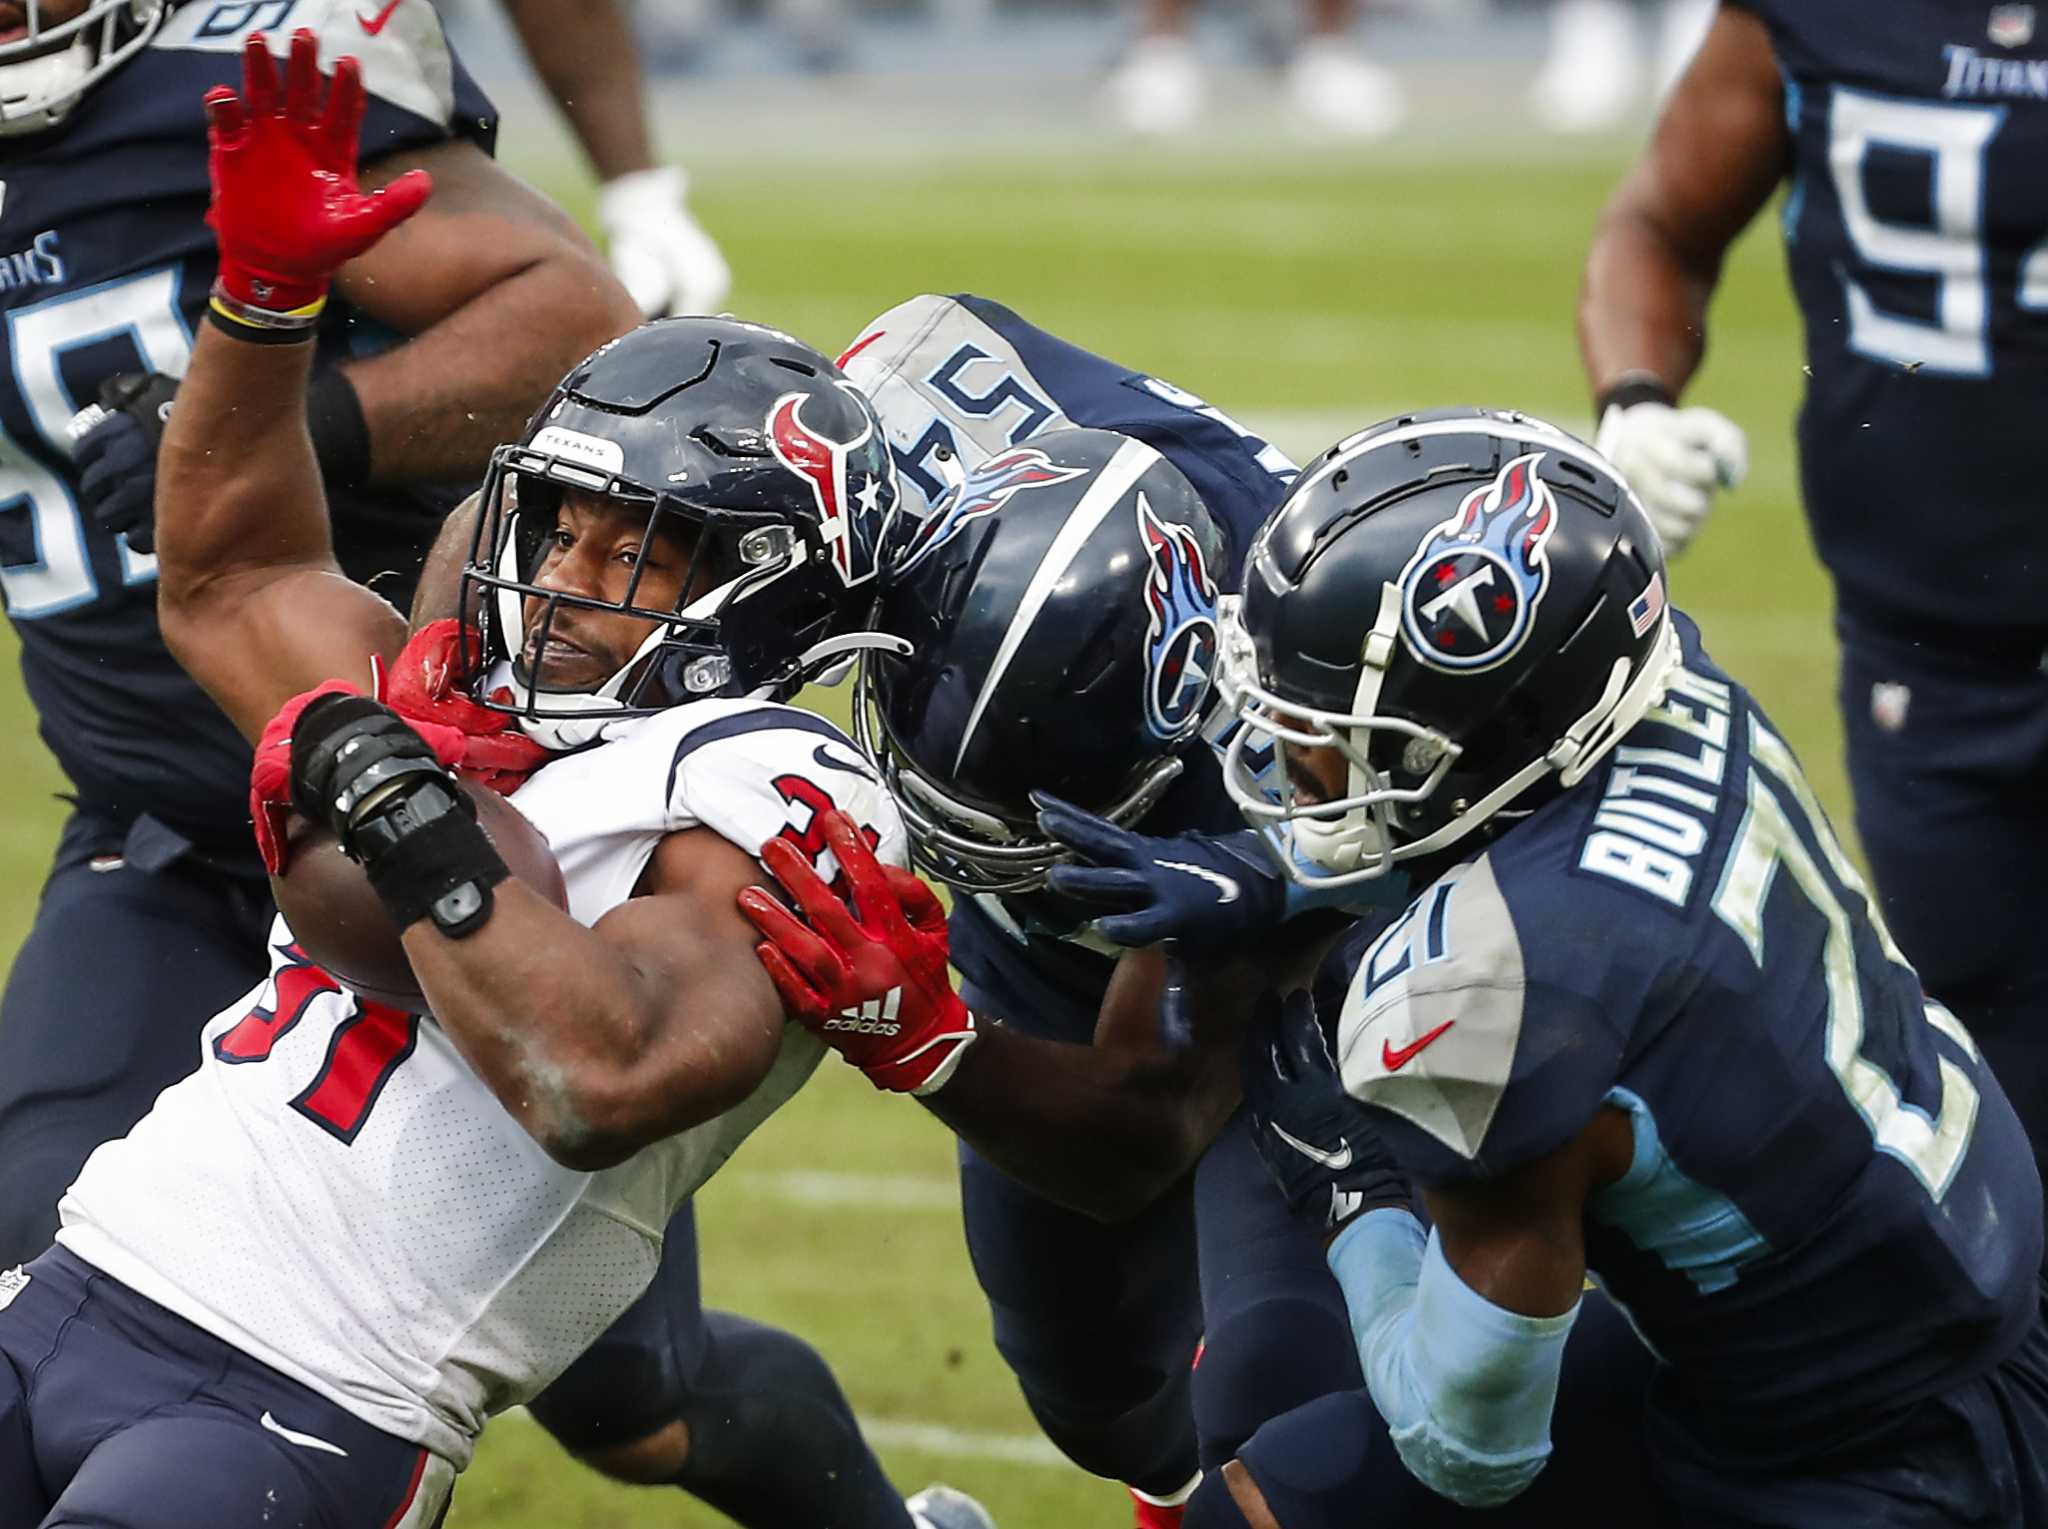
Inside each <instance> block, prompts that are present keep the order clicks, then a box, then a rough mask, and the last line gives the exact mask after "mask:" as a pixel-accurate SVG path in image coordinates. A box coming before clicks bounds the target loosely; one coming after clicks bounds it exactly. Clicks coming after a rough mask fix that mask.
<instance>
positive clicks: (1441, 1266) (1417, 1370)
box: [1329, 1210, 1579, 1508]
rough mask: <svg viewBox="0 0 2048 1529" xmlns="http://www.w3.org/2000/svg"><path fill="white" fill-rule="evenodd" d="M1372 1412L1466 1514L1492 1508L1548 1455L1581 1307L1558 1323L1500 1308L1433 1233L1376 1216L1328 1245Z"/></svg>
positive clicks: (1397, 1216)
mask: <svg viewBox="0 0 2048 1529" xmlns="http://www.w3.org/2000/svg"><path fill="white" fill-rule="evenodd" d="M1329 1259H1330V1267H1331V1269H1332V1270H1333V1271H1334V1272H1335V1273H1336V1276H1337V1282H1338V1284H1339V1285H1341V1286H1342V1287H1343V1290H1344V1299H1345V1304H1346V1306H1347V1307H1348V1308H1349V1310H1350V1313H1351V1331H1352V1335H1353V1337H1354V1338H1355V1339H1356V1340H1357V1343H1358V1357H1359V1361H1360V1363H1361V1364H1362V1365H1363V1367H1364V1369H1365V1376H1366V1384H1367V1386H1368V1388H1369V1389H1370V1390H1371V1392H1372V1399H1373V1403H1374V1405H1375V1406H1377V1407H1378V1408H1379V1410H1380V1415H1381V1416H1382V1417H1384V1418H1385V1419H1386V1422H1387V1428H1388V1432H1389V1433H1390V1434H1391V1436H1392V1438H1393V1442H1394V1447H1395V1449H1396V1450H1397V1451H1399V1453H1400V1456H1401V1459H1402V1461H1403V1462H1404V1463H1405V1464H1406V1465H1407V1467H1408V1469H1409V1470H1410V1471H1412V1472H1413V1473H1414V1474H1415V1476H1416V1478H1417V1479H1418V1480H1420V1481H1421V1482H1422V1483H1423V1484H1424V1485H1425V1486H1427V1487H1429V1488H1430V1490H1432V1491H1434V1492H1436V1493H1438V1494H1439V1495H1441V1496H1444V1497H1448V1498H1449V1499H1451V1501H1453V1502H1455V1503H1458V1504H1459V1505H1460V1506H1463V1507H1469V1508H1484V1507H1492V1506H1494V1505H1495V1504H1498V1503H1503V1502H1506V1501H1507V1500H1508V1499H1510V1498H1512V1497H1514V1496H1515V1495H1516V1494H1517V1493H1519V1492H1521V1491H1522V1489H1523V1488H1525V1487H1527V1486H1528V1485H1529V1483H1530V1482H1532V1481H1534V1480H1535V1479H1536V1476H1537V1473H1538V1472H1539V1471H1541V1470H1542V1469H1543V1462H1544V1461H1545V1460H1547V1459H1548V1458H1549V1457H1550V1414H1551V1411H1552V1409H1553V1408H1554V1407H1555V1405H1556V1402H1557V1383H1558V1375H1559V1372H1560V1370H1561V1369H1562V1367H1563V1363H1564V1344H1565V1337H1566V1335H1567V1334H1568V1333H1569V1332H1570V1331H1571V1326H1572V1322H1573V1320H1574V1319H1575V1318H1576V1317H1577V1316H1578V1314H1579V1307H1578V1303H1576V1302H1575V1303H1574V1304H1573V1306H1572V1308H1571V1310H1569V1311H1567V1312H1564V1313H1562V1314H1560V1315H1558V1316H1554V1317H1525V1316H1521V1315H1519V1314H1517V1313H1515V1312H1511V1311H1504V1310H1502V1309H1501V1308H1500V1307H1498V1306H1496V1305H1494V1304H1493V1303H1492V1302H1491V1301H1489V1300H1487V1299H1486V1298H1485V1297H1484V1296H1482V1295H1480V1294H1478V1293H1477V1292H1476V1291H1474V1290H1473V1289H1472V1288H1471V1287H1470V1286H1469V1285H1467V1284H1466V1283H1465V1282H1464V1281H1463V1280H1461V1279H1459V1278H1458V1276H1457V1273H1456V1272H1455V1271H1454V1270H1453V1269H1452V1268H1451V1266H1450V1264H1449V1263H1448V1262H1446V1261H1445V1259H1444V1255H1443V1249H1442V1246H1441V1245H1440V1244H1439V1243H1438V1241H1437V1236H1436V1233H1435V1232H1433V1231H1432V1232H1431V1233H1430V1234H1429V1235H1428V1238H1427V1239H1426V1240H1425V1239H1424V1236H1423V1232H1422V1226H1421V1223H1420V1222H1418V1221H1417V1220H1416V1219H1415V1218H1414V1217H1413V1216H1412V1215H1410V1214H1409V1213H1408V1212H1407V1211H1405V1210H1377V1211H1372V1212H1369V1213H1368V1214H1366V1215H1364V1216H1361V1217H1360V1218H1359V1219H1358V1220H1357V1221H1355V1222H1353V1223H1352V1224H1351V1225H1350V1226H1348V1227H1346V1228H1345V1229H1344V1231H1343V1232H1342V1233H1341V1234H1340V1235H1339V1236H1338V1238H1337V1240H1336V1241H1335V1242H1333V1243H1332V1244H1331V1246H1330V1253H1329Z"/></svg>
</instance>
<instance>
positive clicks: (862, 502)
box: [767, 382, 896, 584]
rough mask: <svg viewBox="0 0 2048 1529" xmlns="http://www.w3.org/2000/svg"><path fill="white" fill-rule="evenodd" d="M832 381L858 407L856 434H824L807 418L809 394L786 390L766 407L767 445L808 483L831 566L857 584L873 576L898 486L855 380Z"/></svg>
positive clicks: (778, 458) (849, 581)
mask: <svg viewBox="0 0 2048 1529" xmlns="http://www.w3.org/2000/svg"><path fill="white" fill-rule="evenodd" d="M834 385H835V386H837V387H840V388H843V389H845V390H846V393H847V395H848V397H849V398H851V399H852V400H853V401H854V405H855V407H856V408H857V409H858V411H859V414H860V421H861V424H860V433H859V434H858V435H856V436H854V437H853V439H851V440H847V441H835V440H833V439H832V438H831V437H830V436H826V435H820V434H819V433H818V432H817V431H815V430H813V429H812V428H811V427H810V426H809V425H807V424H805V423H804V405H805V404H806V403H808V402H810V401H811V395H810V394H808V393H785V394H783V395H782V396H781V397H780V398H778V399H776V400H775V405H774V407H773V408H771V409H770V410H769V411H768V427H767V429H768V445H769V449H770V450H772V451H773V452H774V453H775V460H776V461H778V462H780V463H781V464H782V465H783V466H784V467H786V468H788V469H789V470H790V471H791V472H793V473H795V474H796V475H797V476H798V477H799V478H802V479H803V480H804V481H805V482H806V483H808V484H809V485H810V487H811V497H812V498H813V499H814V500H815V501H816V502H817V506H818V521H819V528H820V535H821V536H822V537H823V538H824V541H825V545H826V547H827V548H829V549H830V552H831V557H832V566H833V567H834V568H836V569H838V570H839V577H840V579H841V580H842V581H844V582H845V583H847V584H859V583H861V582H863V581H864V580H866V579H869V578H872V577H873V576H874V572H875V548H876V546H877V545H878V544H879V543H880V541H881V537H882V532H883V530H884V529H885V527H886V525H887V522H888V519H889V516H890V514H891V513H892V512H893V511H894V510H895V508H896V485H895V484H894V482H893V481H891V478H890V473H889V454H888V449H887V448H886V447H885V446H884V445H883V444H882V441H881V434H880V432H879V431H878V430H877V429H876V428H875V418H874V415H873V414H872V413H870V412H869V411H868V408H867V406H866V404H864V403H862V402H861V401H860V395H859V393H857V392H856V391H855V390H854V387H853V384H852V383H850V382H840V383H835V384H834Z"/></svg>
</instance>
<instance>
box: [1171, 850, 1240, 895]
mask: <svg viewBox="0 0 2048 1529" xmlns="http://www.w3.org/2000/svg"><path fill="white" fill-rule="evenodd" d="M1159 863H1160V864H1161V865H1162V866H1164V867H1166V869H1167V870H1169V871H1180V872H1182V873H1183V874H1185V875H1188V876H1199V877H1201V878H1202V880H1204V881H1206V882H1208V883H1209V885H1210V886H1212V887H1214V888H1215V889H1216V890H1217V891H1219V892H1221V893H1222V894H1223V895H1222V896H1221V897H1219V898H1217V899H1216V901H1217V902H1219V903H1234V902H1236V901H1237V899H1238V894H1239V893H1240V892H1241V891H1243V888H1241V887H1239V886H1238V884H1237V883H1236V882H1234V881H1232V880H1231V879H1230V878H1229V877H1228V876H1225V875H1223V874H1222V873H1221V872H1220V871H1212V870H1210V869H1209V868H1208V867H1207V866H1206V865H1189V864H1188V863H1187V862H1186V861H1185V860H1162V861H1160V862H1159Z"/></svg>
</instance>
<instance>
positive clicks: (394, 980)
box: [270, 781, 569, 1013]
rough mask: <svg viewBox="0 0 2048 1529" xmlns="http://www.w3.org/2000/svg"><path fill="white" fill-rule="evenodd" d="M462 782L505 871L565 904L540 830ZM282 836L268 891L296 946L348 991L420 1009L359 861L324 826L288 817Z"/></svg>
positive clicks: (415, 987) (401, 951)
mask: <svg viewBox="0 0 2048 1529" xmlns="http://www.w3.org/2000/svg"><path fill="white" fill-rule="evenodd" d="M461 785H462V790H463V792H464V794H465V795H467V796H468V797H469V799H470V801H471V802H472V803H474V804H475V806H476V816H477V821H478V822H479V823H480V824H482V825H483V830H484V833H485V834H486V835H488V836H489V838H490V841H491V844H492V845H493V847H495V848H496V849H497V851H498V853H499V854H500V855H502V856H503V857H504V860H505V864H506V866H507V867H508V868H509V869H510V870H511V872H512V874H513V875H514V876H516V877H518V878H519V879H520V880H521V881H523V882H525V883H526V885H527V886H528V887H530V888H532V889H533V890H534V891H536V892H538V893H540V895H541V896H543V897H545V898H547V899H548V900H549V901H550V902H552V903H553V904H554V905H555V906H556V907H558V908H567V907H568V906H569V889H568V885H567V883H565V882H564V881H563V880H562V868H561V867H560V866H559V865H557V864H556V863H555V857H554V853H553V851H551V850H550V849H549V848H548V841H547V840H546V839H544V838H542V837H541V832H540V830H539V829H537V828H535V827H534V826H533V824H532V823H531V822H530V821H528V819H527V817H526V814H525V813H523V812H521V811H520V810H519V809H518V808H517V807H515V806H513V805H512V803H511V802H509V801H507V800H506V799H505V798H504V797H502V796H500V795H499V794H498V793H497V792H495V791H492V790H490V789H488V788H487V787H484V786H479V785H476V784H475V783H474V782H471V781H463V782H462V783H461ZM288 837H289V842H290V845H291V859H290V862H289V864H288V865H287V867H286V870H285V873H284V875H282V876H273V877H271V879H270V890H271V893H272V895H273V896H275V897H276V899H277V906H278V910H279V911H280V912H281V913H283V914H284V916H285V920H286V922H287V923H289V924H290V925H291V927H292V933H293V935H295V936H296V937H297V939H298V942H299V946H300V948H301V949H302V950H304V951H305V952H306V954H307V955H308V956H310V957H311V958H312V960H313V961H314V963H315V964H316V965H318V966H319V967H320V968H321V969H323V970H324V971H326V972H328V973H330V974H331V975H332V976H334V977H335V978H336V979H338V980H339V981H340V982H341V983H342V984H343V985H344V986H346V987H347V988H348V989H349V991H351V992H353V993H359V994H361V995H362V996H363V997H365V998H368V999H371V1000H373V1001H374V1002H377V1003H388V1004H390V1005H392V1006H393V1007H395V1008H400V1009H404V1010H405V1011H406V1012H408V1013H423V1012H424V1011H425V1010H426V1007H427V1004H426V1000H425V999H424V998H423V997H422V996H421V995H420V990H419V983H418V980H417V979H416V978H415V977H414V976H413V972H412V966H411V964H410V963H408V962H407V960H406V959H405V947H404V946H403V945H402V944H400V943H399V938H398V931H397V929H395V928H393V927H392V923H391V916H390V915H389V914H388V913H386V912H385V911H384V905H383V903H381V902H379V901H378V900H377V894H376V893H375V892H374V891H372V890H371V888H370V883H369V879H368V878H367V877H366V876H364V875H363V868H362V867H361V866H359V865H357V864H356V863H355V862H354V861H353V860H350V859H349V858H348V857H347V856H346V855H344V854H343V853H342V852H341V848H340V846H339V845H338V844H337V843H336V842H335V838H334V835H333V834H332V833H331V832H330V831H329V830H328V829H327V828H326V827H324V826H318V825H315V824H313V823H311V822H309V821H307V820H306V819H304V818H300V817H294V818H293V819H292V821H291V827H290V830H289V835H288Z"/></svg>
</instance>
